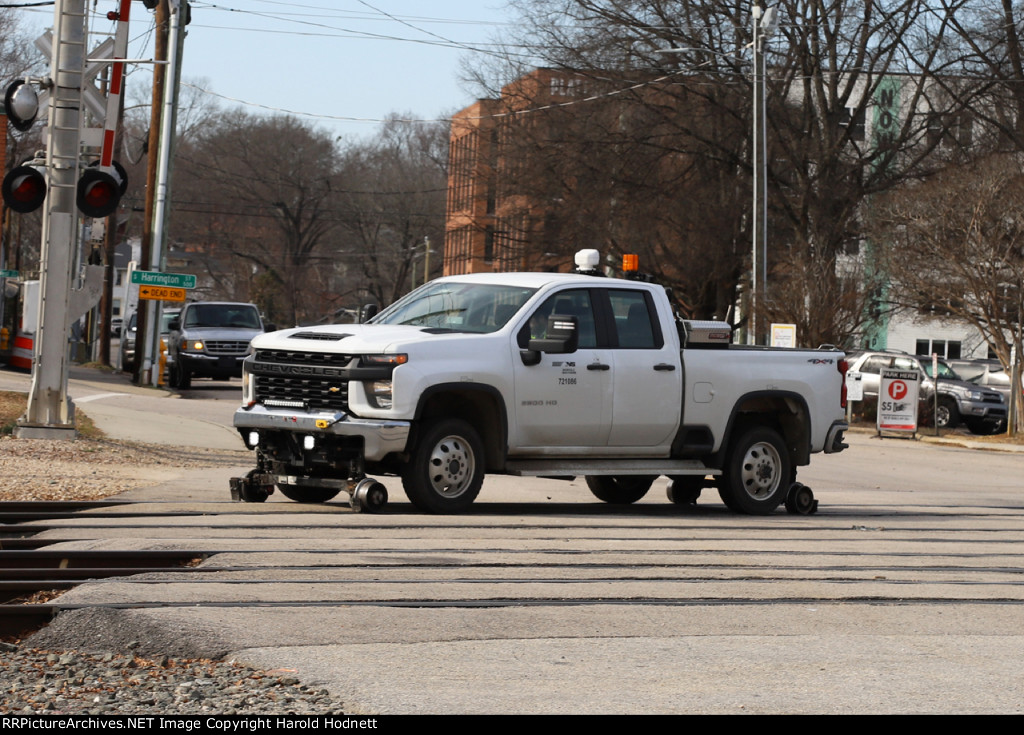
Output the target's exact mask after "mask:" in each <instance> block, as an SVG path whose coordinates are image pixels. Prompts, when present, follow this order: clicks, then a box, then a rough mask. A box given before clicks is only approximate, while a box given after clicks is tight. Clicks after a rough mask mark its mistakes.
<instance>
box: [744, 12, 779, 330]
mask: <svg viewBox="0 0 1024 735" xmlns="http://www.w3.org/2000/svg"><path fill="white" fill-rule="evenodd" d="M750 12H751V15H752V17H753V20H754V34H753V42H752V43H751V46H752V47H753V49H754V79H753V82H754V83H753V89H754V99H753V106H754V110H753V112H754V114H753V128H754V129H753V140H752V142H751V146H752V149H751V153H752V160H751V164H752V165H751V168H752V171H753V179H754V182H753V183H754V201H753V207H752V210H751V228H750V229H751V251H750V331H749V332H748V334H747V344H751V345H753V344H757V309H758V305H759V304H763V303H764V301H765V293H766V291H767V288H766V286H767V285H768V151H767V148H768V134H767V130H768V117H767V114H766V107H767V106H766V104H765V103H766V101H767V98H766V93H765V86H766V85H765V77H766V76H767V66H766V63H765V55H764V42H765V41H766V40H768V39H769V38H771V37H772V34H773V33H775V29H776V28H777V27H778V15H777V13H776V11H775V8H767V9H765V10H764V11H763V13H762V10H761V6H760V5H754V6H753V7H752V8H751V11H750ZM759 254H760V258H759V257H758V255H759ZM759 260H760V263H759V262H758V261H759Z"/></svg>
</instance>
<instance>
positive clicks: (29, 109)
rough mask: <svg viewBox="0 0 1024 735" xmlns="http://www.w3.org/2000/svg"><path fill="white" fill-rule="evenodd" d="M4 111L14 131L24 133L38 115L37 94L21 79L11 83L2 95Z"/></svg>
mask: <svg viewBox="0 0 1024 735" xmlns="http://www.w3.org/2000/svg"><path fill="white" fill-rule="evenodd" d="M4 109H5V110H6V111H7V120H8V122H10V124H11V125H12V126H14V129H15V130H20V131H22V132H24V131H26V130H28V129H29V128H31V127H32V124H33V123H34V122H35V121H36V116H37V115H38V114H39V94H38V93H37V92H36V89H35V87H33V86H32V85H31V84H30V83H29V82H27V81H25V80H23V79H18V80H16V81H13V82H11V83H10V84H9V85H8V87H7V92H6V93H5V94H4Z"/></svg>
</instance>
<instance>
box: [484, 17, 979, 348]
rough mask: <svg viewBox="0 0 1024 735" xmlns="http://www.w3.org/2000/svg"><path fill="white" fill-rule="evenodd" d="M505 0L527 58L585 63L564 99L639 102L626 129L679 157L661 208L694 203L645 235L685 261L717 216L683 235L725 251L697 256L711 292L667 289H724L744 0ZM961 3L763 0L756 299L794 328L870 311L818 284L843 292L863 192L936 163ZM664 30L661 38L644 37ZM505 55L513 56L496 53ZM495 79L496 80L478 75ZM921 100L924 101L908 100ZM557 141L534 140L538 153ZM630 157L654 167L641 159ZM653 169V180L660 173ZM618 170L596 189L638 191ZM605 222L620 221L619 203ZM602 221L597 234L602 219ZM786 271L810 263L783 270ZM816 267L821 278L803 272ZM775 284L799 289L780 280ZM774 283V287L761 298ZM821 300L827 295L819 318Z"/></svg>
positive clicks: (843, 330) (744, 125)
mask: <svg viewBox="0 0 1024 735" xmlns="http://www.w3.org/2000/svg"><path fill="white" fill-rule="evenodd" d="M514 5H515V6H516V7H518V8H519V9H520V10H521V17H520V23H519V24H517V26H516V28H517V31H516V34H517V35H515V36H514V37H510V38H509V39H508V41H509V44H508V45H509V47H510V48H511V47H513V45H514V44H515V45H518V46H520V47H526V48H527V49H528V50H529V51H530V52H531V54H532V55H533V56H534V58H539V59H541V60H542V63H544V64H545V65H547V66H550V67H552V68H554V69H557V70H559V71H560V72H563V73H567V74H569V75H571V76H572V77H573V78H582V79H585V80H587V85H588V86H589V87H590V88H591V89H592V90H593V92H592V93H589V94H584V95H582V96H581V100H580V102H579V104H578V112H577V114H578V115H585V114H586V112H585V110H586V109H588V106H592V107H597V106H598V105H599V104H601V103H600V100H611V99H618V100H622V99H629V100H631V104H633V105H636V106H639V107H642V108H644V109H645V111H646V115H631V121H632V122H634V123H635V124H633V125H632V126H631V127H630V128H629V130H628V136H629V139H630V141H632V143H633V144H634V145H637V144H639V145H642V146H643V147H645V148H647V149H649V150H650V151H651V152H653V151H654V150H655V149H656V148H657V147H658V146H661V148H662V150H661V151H660V155H661V157H662V159H663V160H665V159H671V158H672V157H673V156H675V157H676V158H677V163H676V164H673V165H675V166H676V167H677V168H678V169H679V170H680V171H691V172H692V178H691V179H690V180H689V184H688V186H685V187H681V188H679V189H677V190H676V192H677V193H676V206H675V207H669V206H668V205H667V204H666V205H664V206H662V207H661V209H663V210H665V211H669V210H670V209H671V210H674V211H676V212H678V211H685V209H684V207H685V205H683V206H680V204H681V203H682V202H683V201H685V202H690V203H691V206H693V207H694V208H699V210H698V214H696V215H694V216H693V217H690V218H676V221H675V222H671V221H667V222H666V225H665V226H663V227H661V228H658V229H657V230H656V233H655V234H653V235H651V238H653V239H651V240H650V241H651V242H652V243H654V244H655V248H654V251H655V252H658V251H659V250H660V251H661V252H664V253H674V254H676V257H675V258H674V260H675V261H676V262H677V263H680V264H681V267H682V268H684V269H690V268H691V264H694V265H696V266H697V267H703V266H704V263H702V262H701V261H700V260H699V259H696V258H695V257H694V255H695V252H694V248H689V247H687V245H686V244H687V243H688V242H692V241H693V239H694V237H693V236H694V234H698V233H701V232H702V230H701V228H700V226H699V225H701V224H710V223H719V225H720V229H718V230H717V231H714V230H712V228H711V227H706V228H705V229H704V230H703V232H704V233H705V234H706V237H707V239H706V240H704V239H701V240H700V244H701V248H700V249H701V250H704V251H707V250H719V251H724V255H728V256H729V257H723V258H721V259H722V260H723V261H724V262H725V263H727V264H728V265H726V267H722V268H720V269H718V270H712V271H709V272H708V274H707V276H708V277H710V278H713V279H716V280H719V286H718V288H717V290H718V291H719V292H722V293H724V294H725V296H724V297H723V298H722V299H721V300H716V303H715V304H714V306H711V305H710V304H711V302H710V301H708V300H706V299H705V298H703V297H701V296H700V294H699V292H697V291H695V290H694V287H693V286H687V285H685V284H684V285H681V286H680V285H679V284H677V287H679V288H680V290H681V293H682V294H683V295H684V301H686V302H688V303H692V304H695V305H697V304H699V307H698V308H696V309H695V311H697V312H704V313H707V311H709V310H710V309H711V308H714V309H715V310H718V309H720V308H721V306H720V304H721V301H722V300H724V301H726V302H731V301H732V300H733V299H732V295H733V294H734V292H735V288H736V286H737V285H738V283H739V281H740V280H741V278H742V273H743V272H744V271H745V270H749V267H750V265H749V261H748V262H747V263H746V264H745V265H743V258H744V250H747V251H748V252H749V248H743V247H742V245H741V244H742V243H749V242H750V241H751V223H752V218H751V206H752V197H751V195H750V192H751V184H750V181H751V179H752V176H753V174H754V166H753V163H752V155H751V136H750V133H749V131H750V130H751V129H752V127H753V126H752V104H751V102H752V95H753V82H754V75H753V70H752V68H751V55H750V51H749V46H750V44H751V43H752V30H751V29H752V18H751V3H749V2H745V1H741V0H691V1H690V2H686V3H679V2H675V1H673V2H669V1H668V0H614V1H613V0H515V2H514ZM969 5H970V4H969V3H968V2H966V0H946V1H945V2H942V3H940V4H938V6H936V3H934V2H929V1H926V0H877V1H875V2H869V3H865V2H861V1H860V0H780V2H778V3H777V5H776V10H777V17H778V18H779V27H778V33H777V35H776V36H775V37H774V38H773V39H772V40H771V41H770V42H769V43H768V45H767V46H766V53H767V59H768V61H767V69H768V72H767V79H766V86H767V100H768V104H767V111H766V117H767V128H768V135H767V144H768V166H767V171H766V172H765V173H766V174H767V181H768V191H769V193H768V200H769V216H768V221H769V229H768V242H769V247H770V249H769V252H768V263H769V268H770V270H771V271H772V272H770V273H769V283H768V304H767V307H766V308H768V309H769V310H771V311H772V312H773V313H774V314H776V315H778V317H780V318H783V319H785V320H786V321H793V322H797V323H802V324H806V325H808V328H809V329H810V330H811V331H810V332H809V333H806V334H802V335H801V340H802V341H804V342H806V343H809V344H817V343H821V342H837V341H840V340H842V339H846V338H849V337H850V336H851V335H856V334H857V333H858V331H859V330H860V328H861V327H862V325H863V323H864V322H865V320H866V319H867V316H866V315H867V314H869V313H870V309H869V310H864V311H863V312H858V310H857V309H851V308H849V307H848V305H845V302H844V304H840V303H838V302H835V301H824V302H822V301H820V299H822V298H828V297H829V295H830V294H837V293H846V292H848V287H847V285H846V284H843V283H841V282H840V280H841V276H840V275H837V274H836V272H835V268H834V267H833V266H834V264H835V263H836V262H837V261H838V260H840V259H841V258H842V256H843V254H844V253H846V252H847V251H848V250H850V249H851V248H856V247H857V246H858V244H859V243H860V242H861V239H862V238H861V237H860V231H861V227H862V224H861V216H862V209H863V205H864V203H865V201H867V199H868V198H869V197H871V196H873V195H875V194H878V193H879V192H884V191H888V190H890V189H891V188H893V187H896V186H899V185H901V184H902V183H903V182H905V181H907V180H912V179H913V178H914V177H919V176H923V175H927V174H928V173H929V172H930V171H932V170H934V169H935V168H937V167H938V166H941V165H944V162H942V161H939V160H937V159H936V157H935V156H933V155H932V153H933V151H934V149H935V148H936V147H937V146H938V145H939V139H940V138H941V137H942V136H941V135H939V136H938V137H935V136H929V132H930V131H934V130H935V129H936V126H942V129H941V130H940V131H939V132H940V133H941V132H943V131H944V130H945V129H948V127H950V126H952V125H954V124H955V121H954V120H953V117H954V115H955V113H956V112H957V111H959V110H961V109H963V106H964V103H963V101H962V100H960V99H959V98H957V97H955V96H952V95H949V94H948V93H945V92H944V91H943V87H942V85H941V84H939V83H938V82H937V81H936V80H937V79H939V78H945V77H947V76H949V75H951V74H954V73H959V72H960V71H961V70H962V67H963V62H964V59H965V57H964V54H963V52H962V50H961V49H959V48H958V46H957V44H956V43H955V42H954V41H956V40H957V36H956V33H954V32H953V30H952V28H953V19H954V18H956V17H957V14H958V13H963V12H965V8H966V7H968V6H969ZM513 42H514V44H513ZM669 48H671V49H674V51H673V52H672V53H670V54H666V53H659V50H660V49H669ZM521 71H522V69H521V66H518V65H516V64H512V65H510V68H509V69H508V72H509V73H510V74H515V73H520V72H521ZM502 81H503V82H504V81H507V80H502ZM499 87H500V84H497V83H496V84H495V85H494V86H493V88H492V93H494V91H495V90H496V89H497V88H499ZM922 110H927V111H928V114H919V112H920V111H922ZM869 115H871V116H872V119H870V120H869V119H868V116H869ZM523 117H526V115H525V114H524V115H523ZM645 119H646V120H647V121H649V123H648V124H646V125H645V124H642V123H643V121H644V120H645ZM524 125H525V123H524ZM625 132H626V131H625V130H624V129H622V128H615V127H614V126H609V125H604V126H597V127H595V128H593V129H592V130H591V133H592V134H593V135H594V137H593V138H591V139H590V140H591V141H592V144H593V145H592V147H595V148H600V147H604V148H603V149H604V150H606V151H616V148H615V136H616V135H618V134H622V133H625ZM588 134H590V133H588ZM580 149H581V147H580V146H576V147H575V148H572V149H571V150H576V151H579V150H580ZM620 150H621V149H620ZM563 152H564V149H563V150H559V151H557V152H553V150H552V149H551V148H550V147H549V148H548V149H547V153H546V155H549V156H552V155H558V156H561V155H563ZM570 168H571V167H570ZM622 168H623V169H625V168H627V167H626V166H623V167H622ZM578 169H579V170H580V171H581V172H583V174H582V175H580V176H573V177H568V178H567V179H566V180H567V181H569V182H570V185H571V186H574V187H581V186H582V182H583V178H584V177H585V176H592V177H593V176H602V175H603V176H604V177H606V178H608V177H609V171H610V170H609V169H608V168H602V169H601V170H600V172H598V171H590V172H589V173H588V172H586V170H585V166H582V165H578ZM640 170H641V171H643V172H649V171H651V170H654V169H653V162H652V163H651V165H648V166H647V167H643V168H641V169H640ZM647 180H648V181H649V180H650V179H647ZM657 183H658V184H659V186H660V187H661V191H664V184H663V182H657ZM635 184H636V182H635V181H627V180H626V179H625V178H624V177H623V178H621V185H620V186H618V187H617V188H616V189H615V191H614V198H615V199H616V200H617V201H626V200H628V199H630V197H628V196H627V195H626V194H625V193H624V191H625V189H627V188H628V189H632V190H633V191H635V192H636V196H635V197H634V198H633V200H634V201H649V198H647V199H645V198H644V193H643V188H642V185H641V186H640V187H635ZM699 192H703V196H700V195H699ZM648 194H649V192H648ZM605 201H606V202H607V201H608V199H605ZM562 204H563V203H562V202H559V205H560V206H561V205H562ZM569 204H572V202H569ZM714 205H717V207H716V206H714ZM580 211H582V210H580ZM618 211H620V212H624V211H626V210H624V209H620V210H618ZM562 214H563V215H564V216H565V217H566V218H571V214H570V213H568V212H564V211H563V212H562ZM701 215H704V217H703V221H702V218H701ZM581 218H582V217H579V218H578V219H581ZM589 221H592V220H589ZM695 224H696V225H697V226H696V227H695V226H694V225H695ZM597 226H601V222H600V221H598V223H597ZM619 226H620V227H622V228H624V229H627V230H630V231H636V230H637V226H636V221H635V220H626V221H620V223H619ZM610 231H611V225H610V224H609V225H606V226H605V232H606V233H610ZM606 239H614V238H612V237H610V235H607V234H606ZM663 259H664V258H663ZM805 261H815V262H814V263H809V262H808V263H806V264H803V263H804V262H805ZM795 264H800V265H799V267H794V265H795ZM800 274H804V275H806V276H807V277H809V278H813V279H815V280H813V281H810V282H805V283H797V282H795V281H794V278H796V277H797V276H800ZM822 279H825V280H828V281H831V283H828V284H824V286H825V287H824V288H818V286H821V285H822V284H821V280H822ZM793 288H796V289H798V290H799V291H801V292H802V293H803V296H804V298H796V299H794V298H789V297H790V296H792V293H791V291H792V289H793ZM775 294H780V296H781V295H782V294H785V296H786V297H787V298H779V299H777V300H776V299H775ZM822 310H832V311H833V312H834V313H833V314H831V315H830V316H829V317H828V318H824V319H821V318H818V317H820V315H821V314H820V312H821V311H822ZM759 321H762V320H759ZM814 325H817V326H814Z"/></svg>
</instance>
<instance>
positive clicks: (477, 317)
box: [372, 281, 536, 333]
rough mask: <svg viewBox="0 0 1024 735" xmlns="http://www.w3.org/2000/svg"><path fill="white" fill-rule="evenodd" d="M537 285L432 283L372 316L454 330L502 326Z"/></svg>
mask: <svg viewBox="0 0 1024 735" xmlns="http://www.w3.org/2000/svg"><path fill="white" fill-rule="evenodd" d="M535 291H536V289H533V288H523V287H522V286H496V285H490V284H477V283H445V282H443V281H442V282H437V281H435V282H434V283H428V284H427V285H426V286H424V287H422V288H418V289H416V290H415V291H413V292H412V293H410V294H407V295H406V296H403V297H402V298H401V299H399V300H398V301H396V302H395V303H394V304H392V305H391V306H389V307H388V308H387V309H385V310H384V311H382V312H381V313H380V314H378V315H377V316H376V318H374V319H373V320H372V322H373V323H374V324H408V325H410V326H417V327H431V328H434V329H443V330H450V331H453V332H477V333H486V332H495V331H497V330H499V329H501V328H502V327H503V326H505V324H506V323H507V322H508V320H509V319H511V318H512V316H513V315H514V314H515V313H516V312H517V311H519V309H520V308H521V307H522V305H523V304H525V303H526V301H527V300H528V299H529V298H530V296H532V295H533V293H534V292H535Z"/></svg>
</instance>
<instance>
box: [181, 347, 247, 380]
mask: <svg viewBox="0 0 1024 735" xmlns="http://www.w3.org/2000/svg"><path fill="white" fill-rule="evenodd" d="M178 359H179V360H180V361H181V365H182V367H184V368H186V369H188V371H189V372H190V373H192V375H196V376H198V377H206V378H240V377H242V361H243V360H245V355H204V354H202V353H199V352H181V353H179V355H178Z"/></svg>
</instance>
